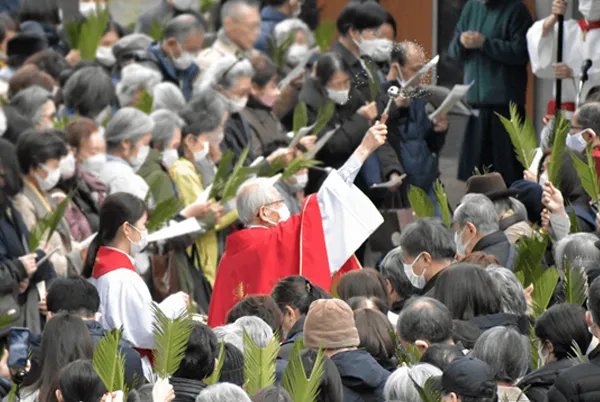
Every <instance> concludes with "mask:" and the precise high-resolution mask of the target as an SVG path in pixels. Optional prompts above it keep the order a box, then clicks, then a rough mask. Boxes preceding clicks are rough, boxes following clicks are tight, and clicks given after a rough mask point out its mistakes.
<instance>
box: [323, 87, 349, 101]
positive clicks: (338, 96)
mask: <svg viewBox="0 0 600 402" xmlns="http://www.w3.org/2000/svg"><path fill="white" fill-rule="evenodd" d="M327 96H328V97H329V99H331V100H332V101H334V102H335V103H337V104H338V105H345V104H346V103H348V100H349V99H350V90H349V89H348V90H342V91H336V90H333V89H329V88H327Z"/></svg>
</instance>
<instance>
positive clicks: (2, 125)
mask: <svg viewBox="0 0 600 402" xmlns="http://www.w3.org/2000/svg"><path fill="white" fill-rule="evenodd" d="M7 127H8V122H7V121H6V115H5V114H4V110H0V137H2V136H3V135H4V133H5V132H6V129H7Z"/></svg>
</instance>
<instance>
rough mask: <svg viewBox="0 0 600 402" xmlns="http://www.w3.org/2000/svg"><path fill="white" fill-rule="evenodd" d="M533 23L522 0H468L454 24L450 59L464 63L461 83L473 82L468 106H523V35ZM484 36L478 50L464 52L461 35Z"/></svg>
mask: <svg viewBox="0 0 600 402" xmlns="http://www.w3.org/2000/svg"><path fill="white" fill-rule="evenodd" d="M532 23H533V20H532V18H531V15H530V14H529V10H528V9H527V6H526V5H525V4H524V3H523V1H522V0H488V1H487V2H484V1H483V0H469V2H468V3H467V4H466V5H465V7H464V8H463V10H462V13H461V15H460V19H459V21H458V23H457V24H456V35H455V37H454V39H453V40H452V42H451V43H450V48H449V49H448V53H449V55H450V57H453V58H456V59H460V60H462V61H463V62H464V71H465V77H464V82H465V83H467V84H468V83H471V81H475V84H474V85H473V88H471V89H470V91H469V93H468V94H467V100H468V101H469V103H471V104H472V105H476V106H477V105H487V106H494V105H507V104H508V103H509V102H510V101H513V102H515V103H517V104H518V105H525V98H526V92H527V63H528V62H529V54H528V53H527V39H526V36H525V35H526V34H527V30H528V29H529V27H530V26H531V25H532ZM467 31H476V32H480V33H481V34H482V35H483V36H485V38H486V40H485V43H484V45H483V48H481V49H466V48H465V47H463V45H462V44H461V43H460V35H461V34H462V33H463V32H467Z"/></svg>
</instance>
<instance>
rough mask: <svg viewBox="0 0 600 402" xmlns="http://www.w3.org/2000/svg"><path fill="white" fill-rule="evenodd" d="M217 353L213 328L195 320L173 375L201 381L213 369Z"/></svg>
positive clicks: (217, 344)
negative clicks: (177, 367)
mask: <svg viewBox="0 0 600 402" xmlns="http://www.w3.org/2000/svg"><path fill="white" fill-rule="evenodd" d="M218 354H219V342H218V341H217V336H216V335H215V333H214V332H213V330H212V329H211V328H210V327H209V326H207V325H205V324H202V323H199V322H195V323H194V328H193V329H192V333H191V334H190V340H189V342H188V344H187V347H186V349H185V353H184V355H183V360H182V361H181V364H180V365H179V369H178V370H177V372H176V373H175V374H174V376H175V377H179V378H187V379H189V380H198V381H201V380H203V379H204V378H206V377H208V376H210V375H211V374H212V372H213V371H214V370H215V359H216V358H217V357H218Z"/></svg>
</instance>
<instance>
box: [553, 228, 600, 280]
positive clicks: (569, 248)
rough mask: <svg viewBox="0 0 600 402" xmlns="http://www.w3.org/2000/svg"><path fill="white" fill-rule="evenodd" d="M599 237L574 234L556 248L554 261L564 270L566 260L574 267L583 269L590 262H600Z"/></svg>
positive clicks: (589, 234)
mask: <svg viewBox="0 0 600 402" xmlns="http://www.w3.org/2000/svg"><path fill="white" fill-rule="evenodd" d="M598 240H599V239H598V236H596V235H595V234H592V233H574V234H570V235H568V236H567V237H565V238H563V239H561V240H560V241H559V242H558V243H557V244H556V246H554V261H555V262H556V265H557V266H558V269H559V270H561V271H562V270H564V263H565V259H566V260H567V261H568V263H569V265H570V266H571V267H572V268H573V267H578V268H583V267H584V265H585V264H586V263H588V262H590V261H596V262H597V261H600V250H598V248H597V247H596V246H595V243H596V242H597V241H598Z"/></svg>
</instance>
